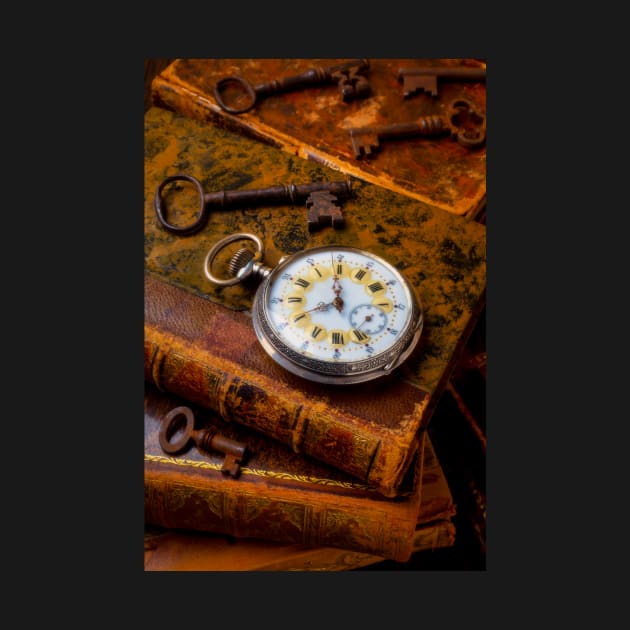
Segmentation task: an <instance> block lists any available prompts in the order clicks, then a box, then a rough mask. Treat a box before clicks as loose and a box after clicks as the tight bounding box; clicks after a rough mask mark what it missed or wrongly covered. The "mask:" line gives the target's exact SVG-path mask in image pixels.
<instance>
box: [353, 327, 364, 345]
mask: <svg viewBox="0 0 630 630" xmlns="http://www.w3.org/2000/svg"><path fill="white" fill-rule="evenodd" d="M352 335H353V336H354V338H355V340H356V341H358V342H359V343H361V342H363V341H365V340H366V339H367V338H368V335H366V334H365V333H364V332H363V331H361V330H357V329H356V328H353V329H352Z"/></svg>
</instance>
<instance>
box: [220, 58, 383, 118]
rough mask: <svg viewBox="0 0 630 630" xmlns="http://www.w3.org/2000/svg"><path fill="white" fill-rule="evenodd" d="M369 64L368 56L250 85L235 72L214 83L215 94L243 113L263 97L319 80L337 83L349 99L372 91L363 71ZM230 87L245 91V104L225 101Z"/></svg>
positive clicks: (223, 105) (227, 108) (229, 109)
mask: <svg viewBox="0 0 630 630" xmlns="http://www.w3.org/2000/svg"><path fill="white" fill-rule="evenodd" d="M369 67H370V63H369V61H368V60H367V59H355V60H353V61H347V62H345V63H340V64H336V65H333V66H328V67H326V68H322V67H316V68H311V69H310V70H307V71H306V72H303V73H301V74H297V75H294V76H290V77H285V78H284V79H277V80H274V81H269V82H268V83H261V84H259V85H251V83H249V82H248V81H246V80H245V79H244V78H243V77H241V76H238V75H232V76H229V77H225V78H223V79H220V80H219V81H217V83H216V84H215V86H214V98H215V99H216V101H217V104H218V105H219V107H221V109H223V110H224V111H226V112H229V113H230V114H242V113H244V112H247V111H249V110H250V109H252V108H253V107H254V105H256V103H257V102H258V101H259V100H260V99H261V98H264V97H267V96H270V95H272V94H278V93H280V92H290V91H294V90H301V89H303V88H306V87H309V86H312V85H317V84H324V83H336V84H337V88H338V90H339V93H340V94H341V98H342V99H343V101H344V102H346V103H347V102H349V101H352V100H354V99H356V98H364V97H366V96H368V95H369V94H370V85H369V83H368V80H367V78H366V77H365V76H363V74H362V73H364V72H366V71H367V70H368V69H369ZM230 87H231V88H237V89H238V91H239V92H240V93H241V96H243V91H244V96H245V97H246V102H245V105H243V106H240V107H239V106H236V105H234V104H232V105H228V104H227V103H226V102H225V99H224V94H225V93H226V91H227V90H228V89H229V88H230Z"/></svg>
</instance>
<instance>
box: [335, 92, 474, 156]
mask: <svg viewBox="0 0 630 630" xmlns="http://www.w3.org/2000/svg"><path fill="white" fill-rule="evenodd" d="M348 132H349V133H350V140H351V142H352V149H353V150H354V156H355V158H360V157H361V156H362V155H365V156H370V155H371V154H372V152H373V151H374V150H375V149H377V148H378V146H379V140H386V139H388V138H409V137H415V136H422V137H426V138H434V137H438V136H446V135H449V136H451V137H452V138H454V139H455V140H457V142H459V144H461V145H462V146H464V147H466V148H468V149H472V148H475V147H479V146H481V145H482V144H483V143H484V142H485V139H486V123H485V116H482V115H481V114H479V113H477V112H476V111H475V109H474V108H473V106H472V104H471V103H470V102H469V101H466V100H464V99H458V100H456V101H453V103H451V105H450V112H449V115H448V117H444V116H439V115H431V116H421V117H420V118H418V119H417V120H415V121H412V122H408V123H395V124H392V125H381V126H374V127H353V128H350V129H348Z"/></svg>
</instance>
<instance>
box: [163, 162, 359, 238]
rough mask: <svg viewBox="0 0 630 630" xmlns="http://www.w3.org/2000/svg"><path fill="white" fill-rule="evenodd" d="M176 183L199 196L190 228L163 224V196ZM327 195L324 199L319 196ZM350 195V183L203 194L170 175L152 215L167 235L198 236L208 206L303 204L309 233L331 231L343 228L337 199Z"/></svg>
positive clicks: (181, 177) (194, 181)
mask: <svg viewBox="0 0 630 630" xmlns="http://www.w3.org/2000/svg"><path fill="white" fill-rule="evenodd" d="M176 181H187V182H191V183H192V184H194V185H195V187H196V189H197V193H198V195H199V211H198V213H197V219H196V220H195V221H194V223H191V224H190V225H184V226H177V225H173V224H171V223H169V222H168V221H167V220H166V204H165V202H164V199H163V198H162V192H163V190H164V188H165V186H167V185H168V184H171V183H173V182H176ZM322 192H327V193H328V195H327V196H322V195H321V194H319V193H322ZM351 194H352V183H351V181H350V180H343V181H337V182H312V183H310V184H288V185H281V186H271V187H270V188H256V189H252V190H222V191H219V192H211V193H206V192H204V190H203V187H202V185H201V182H200V181H199V180H198V179H196V178H194V177H192V176H191V175H183V174H179V175H171V176H170V177H167V178H166V179H164V180H163V181H162V183H161V184H160V185H159V186H158V187H157V190H156V191H155V199H154V205H155V213H156V214H157V218H158V220H159V222H160V223H161V224H162V227H164V228H165V229H166V230H168V231H169V232H172V233H173V234H179V235H180V236H186V235H189V234H194V233H195V232H198V231H199V230H200V229H201V228H202V227H203V226H204V225H205V223H206V221H207V220H208V213H209V208H210V206H216V207H219V208H229V207H234V206H252V205H264V204H267V203H268V204H271V203H274V204H275V203H296V202H298V201H306V206H307V208H308V216H307V221H308V229H309V231H311V232H312V231H314V230H316V229H319V227H321V225H323V224H325V223H326V222H330V223H331V224H332V226H333V227H334V228H340V227H343V225H344V220H343V215H342V214H341V210H340V209H339V208H338V207H337V206H336V205H335V204H334V201H336V200H337V198H344V197H349V196H350V195H351Z"/></svg>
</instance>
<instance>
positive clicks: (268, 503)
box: [144, 385, 426, 562]
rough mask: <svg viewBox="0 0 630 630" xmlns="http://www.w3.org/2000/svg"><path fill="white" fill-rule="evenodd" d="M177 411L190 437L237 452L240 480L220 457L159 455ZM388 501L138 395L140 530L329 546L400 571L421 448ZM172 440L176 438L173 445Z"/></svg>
mask: <svg viewBox="0 0 630 630" xmlns="http://www.w3.org/2000/svg"><path fill="white" fill-rule="evenodd" d="M182 405H185V406H187V407H188V408H189V409H190V410H191V411H192V412H193V417H194V423H195V425H194V426H195V429H196V430H199V429H201V428H205V429H212V430H213V431H216V432H217V433H218V434H219V435H221V436H222V437H224V438H227V439H230V440H234V441H236V442H238V443H240V444H245V445H246V449H247V450H246V453H245V456H244V458H243V460H242V461H241V464H240V470H239V474H238V475H237V476H232V475H229V474H226V473H224V472H223V471H222V470H221V469H222V467H223V464H224V460H225V453H221V452H220V451H217V452H212V451H210V452H208V451H205V450H202V449H200V448H198V447H197V446H196V445H195V444H194V443H193V444H191V445H190V449H189V450H187V451H185V452H183V453H180V454H176V455H174V454H169V453H168V452H165V451H164V450H163V449H162V447H161V446H160V433H161V432H162V433H164V431H165V429H163V425H162V421H163V419H164V418H165V417H166V416H167V415H168V413H169V412H170V411H171V410H173V409H175V408H177V407H180V406H182ZM425 437H426V432H422V434H421V436H420V442H421V446H422V448H420V449H419V450H418V452H417V454H416V456H415V457H414V460H413V463H412V465H411V466H410V467H409V470H408V472H407V474H406V475H405V478H404V479H403V482H402V484H401V487H400V489H399V494H398V496H396V497H395V498H386V497H383V496H382V495H381V494H380V493H379V492H377V491H375V490H374V489H373V488H370V487H369V486H366V485H365V484H362V483H359V482H357V481H356V480H355V479H353V478H352V477H351V476H349V475H346V474H343V473H342V472H340V471H337V470H335V469H333V468H330V467H327V466H324V465H323V464H321V463H319V462H315V461H312V460H309V459H307V458H303V457H301V456H300V455H298V454H296V453H294V452H293V451H292V450H291V449H289V448H287V447H285V446H283V445H281V444H279V443H277V442H275V441H274V440H271V439H269V438H266V437H265V436H262V435H260V434H257V433H255V432H252V431H248V430H247V429H246V428H245V427H243V426H242V425H239V424H237V423H232V422H227V421H225V420H222V419H221V418H219V417H218V416H217V415H216V414H212V413H210V412H208V411H207V410H205V409H203V408H202V407H198V406H195V405H190V404H187V403H186V401H184V400H182V399H181V398H177V397H172V396H169V395H165V394H161V393H159V392H157V391H156V390H155V389H154V388H152V387H151V386H150V385H147V387H146V391H145V410H144V486H145V496H144V507H145V523H148V524H153V525H159V526H162V527H166V528H181V529H188V530H202V531H209V532H215V533H220V534H228V535H231V536H234V537H237V538H257V539H264V540H272V541H279V542H284V543H291V544H302V545H311V546H322V547H328V546H330V547H335V548H341V549H346V550H352V551H359V552H363V553H368V554H372V555H377V556H382V557H383V558H386V559H391V560H397V561H401V562H404V561H406V560H408V559H409V557H410V555H411V553H412V552H413V550H414V548H413V540H414V533H415V530H416V527H417V523H418V514H419V512H420V505H421V492H422V475H423V461H424V448H423V445H424V440H425ZM180 439H181V434H178V433H177V432H176V433H175V435H174V436H172V442H176V441H178V440H180Z"/></svg>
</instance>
